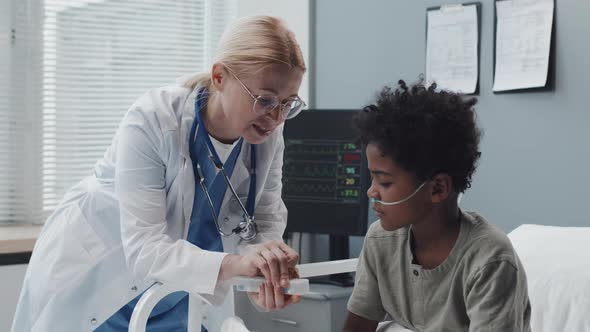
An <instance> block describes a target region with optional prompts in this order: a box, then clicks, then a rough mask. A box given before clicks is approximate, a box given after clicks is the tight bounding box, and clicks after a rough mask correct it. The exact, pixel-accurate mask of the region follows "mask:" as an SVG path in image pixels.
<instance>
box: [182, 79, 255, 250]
mask: <svg viewBox="0 0 590 332" xmlns="http://www.w3.org/2000/svg"><path fill="white" fill-rule="evenodd" d="M207 93H208V92H207V89H205V88H201V89H199V91H198V92H197V97H196V98H195V119H194V120H193V126H192V128H191V134H190V144H189V149H190V155H191V159H192V161H193V172H194V173H195V177H196V180H197V181H198V182H199V185H200V186H201V189H202V190H203V193H204V194H205V197H206V198H207V203H208V204H209V209H210V210H211V215H212V216H213V220H214V221H215V226H216V227H217V231H218V232H219V234H221V235H222V236H225V237H228V236H232V235H233V234H238V235H239V236H240V238H241V239H242V240H244V241H247V242H250V241H252V240H254V239H255V238H256V236H257V235H258V228H257V227H256V222H255V221H254V204H255V203H254V201H255V195H256V145H253V144H252V145H250V149H251V150H250V151H251V153H250V188H249V190H248V200H247V202H246V205H247V207H248V208H247V209H246V207H245V206H244V204H242V201H241V200H240V198H239V197H238V194H237V193H236V190H235V189H234V186H233V185H232V184H231V181H230V180H229V176H228V175H227V172H226V171H225V167H224V166H223V163H222V162H221V159H219V155H218V154H217V151H215V147H214V146H213V143H212V142H211V139H210V138H209V133H208V132H207V129H206V128H205V126H204V125H201V124H202V123H203V121H202V119H201V112H200V110H202V109H204V108H203V106H204V104H203V103H204V102H205V101H206V100H207ZM197 125H198V126H199V127H200V128H199V130H203V132H204V134H203V137H204V139H205V142H206V143H207V150H208V151H209V159H210V160H211V162H212V163H213V165H214V166H215V167H216V168H217V169H218V170H219V171H220V172H221V174H222V175H223V178H224V179H225V182H226V183H227V186H228V187H229V189H230V190H231V193H232V195H233V197H234V199H235V200H236V201H237V202H238V204H239V205H240V208H241V209H242V212H243V213H244V215H243V220H242V221H241V222H240V223H239V224H238V226H236V228H234V229H233V230H232V231H231V232H230V233H226V232H224V231H223V230H222V229H221V227H220V226H219V220H218V219H217V213H215V207H214V206H213V201H212V200H211V195H209V190H208V189H207V185H206V184H205V177H204V176H203V172H202V171H201V166H200V165H199V160H198V158H197V156H196V155H195V149H194V148H195V141H196V137H195V133H196V131H197ZM240 140H243V138H240Z"/></svg>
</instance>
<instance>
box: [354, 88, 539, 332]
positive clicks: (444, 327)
mask: <svg viewBox="0 0 590 332" xmlns="http://www.w3.org/2000/svg"><path fill="white" fill-rule="evenodd" d="M398 84H399V87H398V88H397V89H395V90H393V89H391V88H384V89H383V90H382V91H381V93H380V94H379V96H378V98H377V102H376V103H375V104H374V105H369V106H367V107H365V108H364V109H363V111H361V112H360V113H359V114H358V115H357V117H356V118H355V120H354V125H355V127H356V129H357V130H358V131H359V136H360V141H361V142H362V143H363V144H364V145H365V146H366V153H367V159H368V166H369V171H370V173H371V177H372V182H371V187H370V188H369V190H368V191H367V195H368V196H369V198H371V201H372V207H373V209H374V210H375V213H376V214H377V216H378V217H379V222H375V223H373V224H372V225H371V227H370V228H369V231H368V233H367V235H366V237H365V241H364V245H363V250H362V252H361V255H360V258H359V264H358V269H357V273H356V283H355V287H354V291H353V293H352V296H351V298H350V300H349V302H348V310H349V313H348V318H347V320H346V323H345V327H344V330H345V331H355V332H357V331H375V329H376V328H377V325H378V322H379V321H382V320H383V319H384V318H385V317H386V315H387V317H388V318H389V317H391V319H393V320H394V321H395V322H397V324H400V325H402V326H403V327H405V328H407V329H410V330H413V331H452V332H457V331H502V332H504V331H505V332H514V331H530V326H529V320H530V313H531V309H530V304H529V298H528V294H527V282H526V276H525V272H524V269H523V267H522V265H521V263H520V261H519V259H518V256H517V255H516V252H515V251H514V249H513V248H512V245H511V243H510V241H509V240H508V238H507V236H506V235H505V234H504V233H502V232H501V231H499V230H498V229H496V228H495V227H494V226H492V225H491V224H490V223H488V222H487V221H486V220H485V219H484V218H483V217H482V216H480V215H479V214H477V213H474V212H465V211H462V210H461V209H460V208H459V207H458V204H457V197H458V195H459V194H460V193H463V192H464V191H465V190H466V189H467V188H469V187H470V186H471V177H472V175H473V173H474V171H475V168H476V164H477V160H478V159H479V156H480V152H479V147H478V145H479V139H480V130H479V129H478V127H477V126H476V124H475V113H474V110H473V106H474V105H475V103H476V100H475V99H474V98H470V99H464V98H462V97H461V96H460V95H458V94H455V93H451V92H446V91H437V90H436V85H434V84H433V85H431V86H430V87H426V86H424V84H423V83H422V82H419V83H417V84H415V85H412V86H409V87H408V86H407V85H406V83H405V82H404V81H399V83H398ZM499 181H500V179H499ZM490 204H493V202H492V200H490Z"/></svg>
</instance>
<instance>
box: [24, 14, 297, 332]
mask: <svg viewBox="0 0 590 332" xmlns="http://www.w3.org/2000/svg"><path fill="white" fill-rule="evenodd" d="M305 70H306V68H305V64H304V60H303V57H302V54H301V50H300V48H299V45H298V43H297V41H296V40H295V38H294V35H293V33H292V32H290V31H289V30H288V29H287V28H286V27H285V25H284V24H283V22H282V21H280V20H279V19H276V18H273V17H266V16H259V17H249V18H245V19H242V20H239V21H237V22H235V23H234V24H233V25H232V26H230V27H229V28H228V29H227V30H226V32H225V33H224V35H223V36H222V39H221V42H220V46H219V52H218V56H217V58H216V60H215V63H214V65H213V66H212V68H211V71H210V72H209V73H203V74H198V75H195V76H193V77H191V78H190V79H188V80H187V81H186V82H183V83H182V84H177V85H171V86H166V87H163V88H157V89H153V90H151V91H149V92H148V93H146V94H145V95H144V96H142V97H140V98H139V99H138V100H137V101H136V102H135V103H134V104H133V105H132V106H131V108H130V109H129V111H128V112H127V114H126V115H125V117H124V119H123V121H122V122H121V124H120V127H119V129H118V131H117V134H116V136H115V137H114V139H113V142H112V144H111V146H110V147H109V148H108V150H107V151H106V153H105V155H104V157H103V158H102V159H101V160H99V161H98V162H97V163H96V165H95V168H94V175H93V176H90V177H89V178H86V179H85V180H83V181H81V182H80V183H79V184H77V185H76V186H75V187H74V188H72V189H71V190H70V191H69V192H68V193H67V194H66V195H65V197H64V199H63V201H62V202H61V204H60V205H59V207H58V209H57V210H56V211H55V213H53V215H52V216H51V217H49V219H48V220H47V222H46V224H45V226H44V228H43V231H42V233H41V235H40V236H39V239H38V241H37V243H36V245H35V248H34V250H33V255H32V257H31V260H30V263H29V267H28V270H27V273H26V276H25V280H24V286H23V290H22V293H21V296H20V300H19V304H18V307H17V312H16V315H15V319H14V322H13V326H12V331H14V332H23V331H64V332H65V331H91V330H96V331H101V332H106V331H127V328H128V324H129V319H130V317H131V313H132V311H133V308H134V306H135V304H136V303H137V300H138V298H139V297H140V296H141V294H142V293H143V292H144V291H145V290H146V289H148V288H149V287H150V286H151V285H153V284H154V283H155V282H157V281H159V282H163V283H171V284H175V285H178V286H181V287H183V289H186V290H188V291H191V292H195V293H200V294H209V295H211V296H213V297H215V296H217V297H218V298H219V297H221V296H223V293H224V290H225V288H224V287H222V286H223V281H225V280H228V279H230V278H232V277H234V276H256V275H262V276H264V277H266V279H267V280H268V282H267V283H266V284H264V285H263V286H261V288H260V290H259V292H258V294H251V297H252V300H253V301H254V302H255V303H256V304H257V305H259V306H261V307H263V308H266V309H270V310H273V309H279V308H283V307H284V306H286V305H289V304H291V303H295V302H297V301H298V300H299V298H298V297H290V296H287V295H284V294H283V293H282V290H281V289H282V288H281V287H284V286H287V285H288V278H289V273H290V272H292V268H293V267H294V266H295V264H296V262H297V260H298V257H297V254H296V253H295V252H294V251H293V250H292V249H291V248H289V247H288V246H286V245H285V244H284V243H283V242H282V239H281V237H282V234H283V231H284V229H285V225H286V218H287V210H286V208H285V205H284V204H283V202H282V200H281V174H282V173H281V168H282V160H283V149H284V143H283V137H282V125H283V122H284V121H285V119H289V118H292V117H294V116H296V115H297V114H298V113H299V111H300V110H301V109H302V108H303V106H304V103H303V101H301V99H300V98H299V97H298V95H297V93H298V90H299V87H300V85H301V80H302V76H303V74H304V72H305ZM228 182H229V184H228ZM230 184H231V186H230ZM234 190H235V192H234ZM236 197H237V198H239V199H237V198H236ZM250 216H253V221H254V222H252V220H251V219H250V218H249V217H250ZM220 233H223V235H222V234H220ZM187 302H188V301H187V295H186V293H184V292H183V293H174V294H171V295H169V296H168V297H166V298H165V299H163V300H162V301H161V302H160V303H159V304H158V305H157V306H156V308H155V309H154V311H153V312H152V314H151V316H150V318H149V320H148V331H176V330H181V331H182V330H185V331H186V326H187Z"/></svg>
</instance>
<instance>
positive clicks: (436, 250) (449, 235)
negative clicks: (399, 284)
mask: <svg viewBox="0 0 590 332" xmlns="http://www.w3.org/2000/svg"><path fill="white" fill-rule="evenodd" d="M460 220H461V211H460V209H459V207H458V206H457V204H456V203H453V204H449V205H448V206H444V207H441V208H440V209H439V210H435V211H433V213H432V214H431V215H430V217H429V218H427V219H426V220H423V221H421V222H420V223H417V224H413V225H412V236H413V248H412V251H413V254H414V258H415V259H416V260H417V263H418V264H420V265H422V267H424V268H425V269H432V268H435V267H437V266H438V265H440V264H441V263H442V262H443V261H444V260H445V259H446V258H447V257H448V256H449V254H450V253H451V250H452V249H453V247H454V245H455V243H456V242H457V238H458V237H459V231H460V224H461V223H460Z"/></svg>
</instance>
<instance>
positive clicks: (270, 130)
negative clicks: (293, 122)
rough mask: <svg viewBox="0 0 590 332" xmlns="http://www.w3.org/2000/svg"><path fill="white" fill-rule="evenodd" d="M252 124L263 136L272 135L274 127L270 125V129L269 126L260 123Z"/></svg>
mask: <svg viewBox="0 0 590 332" xmlns="http://www.w3.org/2000/svg"><path fill="white" fill-rule="evenodd" d="M252 126H253V127H254V129H256V132H257V133H258V134H259V135H261V136H268V135H270V133H272V130H273V129H274V128H272V127H270V128H271V129H268V128H265V127H262V126H259V125H257V124H255V123H254V124H252Z"/></svg>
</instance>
